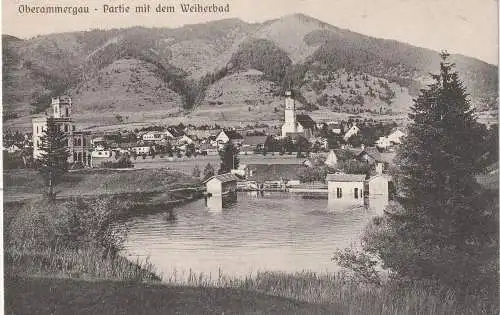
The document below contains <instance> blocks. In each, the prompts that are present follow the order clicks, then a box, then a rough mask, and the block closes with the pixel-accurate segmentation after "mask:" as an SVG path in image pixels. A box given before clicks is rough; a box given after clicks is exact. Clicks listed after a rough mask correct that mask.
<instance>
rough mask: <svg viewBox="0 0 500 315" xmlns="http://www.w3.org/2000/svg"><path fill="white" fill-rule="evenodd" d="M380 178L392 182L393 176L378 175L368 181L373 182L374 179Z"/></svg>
mask: <svg viewBox="0 0 500 315" xmlns="http://www.w3.org/2000/svg"><path fill="white" fill-rule="evenodd" d="M379 178H385V179H387V180H388V181H392V176H390V175H387V174H377V175H374V176H371V177H370V178H368V181H372V180H374V179H379Z"/></svg>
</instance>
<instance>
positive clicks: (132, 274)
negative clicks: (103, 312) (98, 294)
mask: <svg viewBox="0 0 500 315" xmlns="http://www.w3.org/2000/svg"><path fill="white" fill-rule="evenodd" d="M121 206H122V205H121V204H120V203H118V202H116V201H112V200H110V199H106V198H97V199H92V200H83V199H74V200H70V201H67V202H64V203H56V202H50V201H48V200H46V199H38V200H34V201H32V202H30V203H27V204H26V205H24V206H23V207H21V208H20V209H19V211H18V213H17V215H16V216H15V217H14V218H13V219H12V220H11V222H9V224H8V226H6V233H5V269H6V272H8V273H10V274H18V275H19V274H21V275H48V276H66V277H67V276H69V277H85V278H96V279H116V280H138V281H142V280H159V277H158V276H157V275H155V273H154V270H153V268H152V265H151V264H149V263H148V262H139V261H138V262H137V263H135V264H134V263H131V262H129V261H128V260H127V259H125V258H123V257H121V256H119V255H118V251H119V250H120V249H121V246H122V244H123V240H124V237H125V233H126V230H125V228H124V226H123V225H117V224H115V223H116V222H117V220H118V219H117V216H118V215H119V212H120V209H121Z"/></svg>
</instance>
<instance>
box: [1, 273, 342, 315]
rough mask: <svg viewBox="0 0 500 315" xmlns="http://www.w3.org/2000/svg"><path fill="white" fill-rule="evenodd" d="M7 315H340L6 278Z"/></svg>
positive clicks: (182, 291)
mask: <svg viewBox="0 0 500 315" xmlns="http://www.w3.org/2000/svg"><path fill="white" fill-rule="evenodd" d="M5 306H6V308H5V310H6V314H93V315H97V314H224V313H225V314H341V313H340V312H336V311H335V308H334V307H332V305H314V304H308V303H304V302H298V301H294V300H291V299H286V298H281V297H273V296H268V295H265V294H262V293H258V292H250V291H245V290H240V289H223V288H196V287H184V286H165V285H158V284H144V283H130V282H116V281H99V282H88V281H81V280H69V279H43V278H6V279H5Z"/></svg>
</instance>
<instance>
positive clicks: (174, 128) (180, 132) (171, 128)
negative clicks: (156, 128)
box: [167, 126, 184, 138]
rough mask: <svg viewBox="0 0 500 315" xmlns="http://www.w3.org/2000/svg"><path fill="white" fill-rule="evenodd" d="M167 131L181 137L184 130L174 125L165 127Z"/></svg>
mask: <svg viewBox="0 0 500 315" xmlns="http://www.w3.org/2000/svg"><path fill="white" fill-rule="evenodd" d="M167 131H168V132H170V134H171V135H172V136H173V137H174V138H178V137H182V136H183V135H184V131H182V130H179V129H177V128H176V127H174V126H170V127H167Z"/></svg>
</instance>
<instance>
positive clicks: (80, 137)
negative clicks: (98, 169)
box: [32, 96, 91, 166]
mask: <svg viewBox="0 0 500 315" xmlns="http://www.w3.org/2000/svg"><path fill="white" fill-rule="evenodd" d="M51 107H52V108H51V109H52V111H51V112H49V113H50V114H49V116H42V117H35V118H33V120H32V123H33V157H34V158H35V159H38V158H40V155H41V153H42V152H43V150H42V148H41V138H42V136H43V135H44V134H45V131H46V130H47V124H48V120H49V119H51V120H52V122H54V123H55V124H57V125H58V126H59V128H60V129H61V131H63V132H64V133H66V136H67V137H68V150H69V153H70V154H69V157H68V162H69V163H75V162H82V163H83V165H89V166H90V164H91V163H90V159H91V143H90V136H91V135H90V132H88V131H76V127H75V124H74V121H73V118H72V117H71V107H72V102H71V98H70V97H68V96H61V97H55V98H52V103H51Z"/></svg>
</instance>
